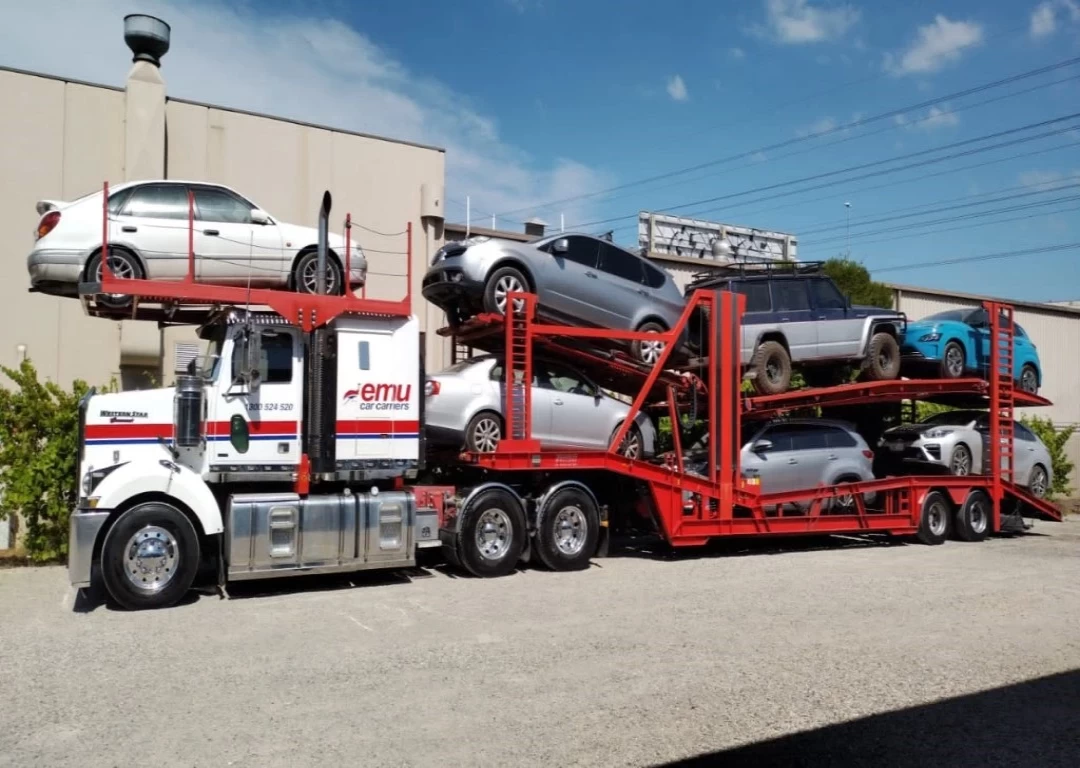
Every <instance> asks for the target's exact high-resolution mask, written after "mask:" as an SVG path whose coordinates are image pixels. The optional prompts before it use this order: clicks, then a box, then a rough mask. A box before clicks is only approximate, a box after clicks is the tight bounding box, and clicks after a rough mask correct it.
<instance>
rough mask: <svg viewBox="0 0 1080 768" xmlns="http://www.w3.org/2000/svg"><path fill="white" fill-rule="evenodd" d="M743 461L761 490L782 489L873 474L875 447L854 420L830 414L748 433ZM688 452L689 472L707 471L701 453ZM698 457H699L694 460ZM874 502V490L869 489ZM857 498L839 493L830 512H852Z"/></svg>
mask: <svg viewBox="0 0 1080 768" xmlns="http://www.w3.org/2000/svg"><path fill="white" fill-rule="evenodd" d="M747 434H750V435H751V437H750V439H748V440H746V441H745V442H744V444H743V447H742V452H741V453H740V456H739V460H740V465H741V467H742V471H743V474H744V475H746V476H757V477H759V478H760V479H761V492H762V493H783V492H785V491H800V490H804V489H809V488H816V487H817V486H819V485H825V486H833V485H839V484H841V483H857V482H865V481H867V480H873V479H874V469H873V460H874V452H873V451H872V450H870V446H869V445H867V444H866V441H865V440H864V439H863V438H862V436H861V435H860V434H859V433H858V432H856V431H855V429H854V427H852V425H850V424H848V423H847V422H843V421H833V420H829V419H790V420H788V421H776V422H772V423H769V424H766V425H765V426H763V427H758V428H757V429H756V430H755V431H751V432H748V433H747ZM694 453H695V454H697V455H696V456H689V455H688V456H687V457H686V458H687V460H688V461H687V464H686V467H687V469H688V470H689V471H691V472H697V473H698V474H702V475H704V474H706V472H707V464H705V463H703V462H702V460H701V459H700V456H701V454H700V453H698V451H694ZM695 459H696V460H695ZM865 501H866V503H867V504H873V503H874V501H875V494H866V499H865ZM853 508H854V499H853V498H852V497H851V496H841V497H838V498H836V499H835V500H833V502H832V504H830V505H829V510H830V511H832V512H843V511H851V510H852V509H853Z"/></svg>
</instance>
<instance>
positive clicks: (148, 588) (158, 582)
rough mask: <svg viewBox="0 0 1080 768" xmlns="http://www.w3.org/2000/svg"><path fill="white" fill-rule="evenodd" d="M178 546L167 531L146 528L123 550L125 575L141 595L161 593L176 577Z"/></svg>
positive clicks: (153, 526) (129, 541)
mask: <svg viewBox="0 0 1080 768" xmlns="http://www.w3.org/2000/svg"><path fill="white" fill-rule="evenodd" d="M179 562H180V545H179V544H177V542H176V538H175V537H174V536H173V535H172V533H170V532H169V531H167V530H165V529H164V528H161V527H160V526H157V525H148V526H146V527H145V528H142V529H140V530H138V531H136V532H135V534H134V535H133V536H132V537H131V538H130V539H128V542H127V545H126V546H125V547H124V575H125V576H127V578H128V581H130V582H131V584H132V585H133V586H134V587H135V588H136V589H138V590H140V591H142V592H160V591H161V590H163V589H165V587H167V586H168V585H169V583H170V582H172V580H173V578H175V576H176V566H177V564H178V563H179Z"/></svg>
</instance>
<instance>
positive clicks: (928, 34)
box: [885, 14, 983, 75]
mask: <svg viewBox="0 0 1080 768" xmlns="http://www.w3.org/2000/svg"><path fill="white" fill-rule="evenodd" d="M982 40H983V29H982V25H980V24H978V23H976V22H974V21H950V20H949V19H947V18H946V17H945V16H943V15H941V14H938V15H937V16H935V17H934V21H933V23H932V24H927V25H925V26H922V27H919V32H918V35H917V36H916V38H915V41H914V42H913V43H912V44H911V46H910V47H909V48H908V49H907V50H906V51H904V52H903V53H901V54H900V55H899V56H897V55H894V54H891V53H887V54H885V69H886V70H888V71H890V72H892V73H893V74H894V75H910V74H925V73H928V72H937V71H938V70H939V69H941V68H942V67H944V66H945V65H946V64H951V63H953V62H955V61H957V60H959V59H960V57H961V56H962V55H963V53H964V51H966V50H967V49H969V48H972V47H974V46H976V45H979V44H980V43H981V42H982Z"/></svg>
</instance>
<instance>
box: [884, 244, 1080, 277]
mask: <svg viewBox="0 0 1080 768" xmlns="http://www.w3.org/2000/svg"><path fill="white" fill-rule="evenodd" d="M1077 248H1080V243H1059V244H1057V245H1045V246H1043V247H1041V248H1027V249H1025V250H1022V251H1002V252H1000V253H985V254H980V255H978V256H963V257H961V258H958V259H943V260H942V259H939V260H936V261H922V262H917V263H915V264H900V265H895V266H892V267H878V268H877V269H874V270H872V271H873V273H874V274H878V273H881V272H896V271H897V270H901V269H925V268H927V267H945V266H949V265H952V264H971V263H973V262H977V261H994V260H995V259H1011V258H1015V257H1017V256H1034V255H1036V254H1042V253H1057V252H1059V251H1070V250H1075V249H1077Z"/></svg>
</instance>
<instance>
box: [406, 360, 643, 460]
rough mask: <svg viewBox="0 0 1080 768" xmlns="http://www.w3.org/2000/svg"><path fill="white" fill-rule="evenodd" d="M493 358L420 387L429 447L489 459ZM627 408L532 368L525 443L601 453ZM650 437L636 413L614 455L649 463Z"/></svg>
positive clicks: (570, 373) (496, 398) (496, 401)
mask: <svg viewBox="0 0 1080 768" xmlns="http://www.w3.org/2000/svg"><path fill="white" fill-rule="evenodd" d="M504 379H505V373H504V368H503V364H502V360H501V359H500V358H498V357H496V356H482V357H474V358H470V359H468V360H463V361H462V362H460V363H457V364H456V365H453V366H451V367H450V368H447V369H446V370H445V371H443V372H442V373H439V374H435V375H433V376H429V377H428V379H427V382H426V383H425V387H424V395H425V400H424V409H425V410H424V422H425V424H426V429H427V436H428V439H430V440H431V441H432V442H434V443H437V444H442V445H447V446H450V447H453V448H456V449H461V448H464V449H465V450H469V451H474V452H477V453H491V452H492V451H494V450H495V448H496V447H497V446H498V444H499V441H500V440H502V438H503V435H504V434H505V422H504V420H503V404H504V403H505V402H506V387H505V384H504V383H503V382H504ZM629 412H630V406H629V405H627V404H626V403H623V402H621V401H619V400H616V399H615V398H613V397H610V396H609V395H606V394H605V393H604V392H602V391H601V390H600V388H599V387H597V386H596V385H595V384H594V383H593V382H591V381H589V379H587V378H586V377H585V376H583V375H582V374H580V373H578V372H577V371H575V370H573V369H572V368H569V367H567V366H565V365H563V364H561V363H557V362H554V361H547V360H542V359H541V360H535V361H534V363H533V381H532V437H533V438H534V439H536V440H539V441H540V443H541V444H542V445H545V446H548V447H573V448H589V449H593V450H603V449H605V448H606V447H607V445H608V443H609V442H610V441H611V438H612V437H614V436H615V430H616V429H617V428H618V427H619V426H620V425H621V424H622V423H623V421H625V419H626V416H627V414H628V413H629ZM655 443H656V429H655V428H654V427H653V424H652V421H650V420H649V418H648V416H645V415H644V414H641V413H639V414H638V415H637V418H636V419H635V421H634V426H633V427H631V428H630V432H629V433H628V435H627V437H626V440H625V441H624V442H623V445H622V449H621V451H620V453H622V454H623V455H625V456H630V457H632V458H644V457H647V456H651V455H652V453H653V451H654V447H655Z"/></svg>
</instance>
